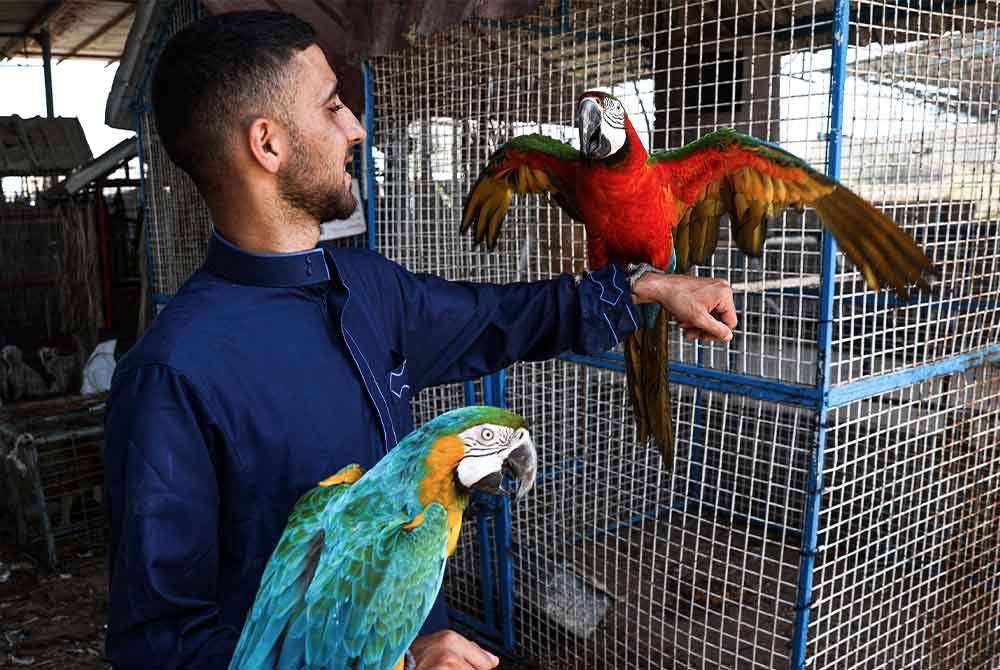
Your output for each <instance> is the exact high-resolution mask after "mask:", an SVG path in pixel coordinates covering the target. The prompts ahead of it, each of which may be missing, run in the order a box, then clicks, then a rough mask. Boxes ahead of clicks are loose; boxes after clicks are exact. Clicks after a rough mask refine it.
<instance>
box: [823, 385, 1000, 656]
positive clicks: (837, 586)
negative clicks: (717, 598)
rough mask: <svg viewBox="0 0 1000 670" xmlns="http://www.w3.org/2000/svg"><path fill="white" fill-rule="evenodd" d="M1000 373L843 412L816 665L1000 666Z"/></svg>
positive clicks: (830, 467)
mask: <svg viewBox="0 0 1000 670" xmlns="http://www.w3.org/2000/svg"><path fill="white" fill-rule="evenodd" d="M998 419H1000V371H998V370H997V369H995V368H989V367H979V368H972V369H970V370H968V371H966V372H965V373H957V374H953V375H948V376H945V377H938V378H936V379H934V380H931V381H928V382H925V383H923V384H920V385H916V386H910V387H907V388H905V389H903V390H900V391H894V392H891V393H888V394H884V395H882V396H876V397H874V398H870V399H867V400H863V401H859V402H856V403H852V404H850V405H846V406H844V407H841V408H839V409H837V410H836V421H837V429H836V433H835V436H834V439H833V440H832V441H831V443H829V444H828V447H827V451H826V464H825V468H826V470H825V476H824V484H823V486H824V489H823V500H822V506H821V512H820V534H819V551H818V555H817V559H816V572H815V582H814V589H813V596H812V597H813V618H812V620H811V621H810V631H809V648H810V654H809V657H810V658H811V659H814V660H813V661H812V664H813V667H819V668H868V667H879V668H893V669H897V668H941V669H945V668H948V669H951V668H967V669H969V670H972V669H976V668H983V669H987V670H995V668H996V667H997V665H996V664H997V663H998V662H1000V583H998V581H997V572H996V566H997V565H1000V446H998V445H1000V439H998V432H1000V421H998Z"/></svg>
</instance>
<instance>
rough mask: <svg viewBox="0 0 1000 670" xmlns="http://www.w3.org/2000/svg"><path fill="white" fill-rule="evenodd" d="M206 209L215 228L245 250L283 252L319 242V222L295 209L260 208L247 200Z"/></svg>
mask: <svg viewBox="0 0 1000 670" xmlns="http://www.w3.org/2000/svg"><path fill="white" fill-rule="evenodd" d="M210 209H211V210H212V222H213V223H214V225H215V227H216V229H217V230H218V231H219V232H220V233H221V234H222V236H223V237H225V238H226V239H227V240H229V241H230V242H232V243H233V244H235V245H236V246H238V247H240V248H241V249H244V250H246V251H250V252H253V253H258V254H261V253H267V254H283V253H291V252H295V251H304V250H306V249H312V248H313V247H315V246H316V243H317V242H319V223H318V222H316V221H315V220H311V219H309V217H307V216H304V215H303V214H301V213H299V212H296V213H290V212H278V211H273V212H263V211H260V210H259V209H257V208H255V207H253V206H252V205H251V204H250V203H246V204H244V206H242V207H241V206H239V205H237V206H235V207H234V206H229V205H228V204H227V205H226V206H223V207H211V208H210Z"/></svg>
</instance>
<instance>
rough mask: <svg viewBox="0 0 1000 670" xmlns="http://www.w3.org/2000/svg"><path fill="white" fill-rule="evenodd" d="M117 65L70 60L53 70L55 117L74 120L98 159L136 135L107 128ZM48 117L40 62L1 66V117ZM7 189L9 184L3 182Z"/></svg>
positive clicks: (16, 60)
mask: <svg viewBox="0 0 1000 670" xmlns="http://www.w3.org/2000/svg"><path fill="white" fill-rule="evenodd" d="M117 69H118V64H117V63H113V64H111V65H107V64H105V62H104V61H94V60H68V61H65V62H63V63H60V64H58V65H55V64H53V67H52V91H53V95H52V97H53V99H54V101H55V112H56V116H75V117H77V118H79V119H80V123H81V124H82V125H83V132H84V133H86V135H87V141H88V142H89V143H90V150H91V151H92V152H93V154H94V155H95V156H99V155H100V154H102V153H104V152H105V151H107V150H108V149H110V148H111V147H113V146H114V145H116V144H118V143H119V142H121V141H122V140H123V139H125V138H126V137H130V136H131V135H133V134H134V133H132V132H128V131H124V130H118V129H117V128H110V127H108V126H106V125H104V105H105V103H106V102H107V99H108V91H110V90H111V82H112V80H113V79H114V77H115V71H116V70H117ZM12 114H17V115H19V116H22V117H29V118H30V117H32V116H45V78H44V76H43V74H42V60H41V59H40V58H14V59H11V60H8V61H3V62H2V63H0V116H10V115H12ZM4 182H5V183H4V185H5V186H7V180H4Z"/></svg>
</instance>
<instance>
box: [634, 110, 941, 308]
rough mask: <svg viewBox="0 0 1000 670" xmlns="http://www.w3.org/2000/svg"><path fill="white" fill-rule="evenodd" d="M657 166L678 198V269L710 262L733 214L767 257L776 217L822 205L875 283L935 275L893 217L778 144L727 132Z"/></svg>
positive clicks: (741, 242)
mask: <svg viewBox="0 0 1000 670" xmlns="http://www.w3.org/2000/svg"><path fill="white" fill-rule="evenodd" d="M649 164H650V166H651V167H653V168H654V169H657V170H660V171H661V173H662V182H663V185H664V188H665V189H667V190H668V191H669V192H670V193H671V194H672V195H673V197H674V198H675V202H676V204H677V208H678V212H679V216H678V223H677V227H676V228H675V229H674V236H673V237H674V252H675V254H676V258H677V271H679V272H683V271H685V270H687V269H688V268H689V267H690V266H692V265H701V264H704V263H707V262H708V261H709V260H710V259H711V256H712V254H713V253H714V251H715V247H716V244H717V242H718V232H719V220H720V218H721V216H722V214H728V215H729V220H730V229H731V233H732V237H733V241H734V242H735V244H736V245H737V246H738V247H739V248H740V249H741V250H743V251H744V252H745V253H746V254H748V255H751V256H760V255H761V253H762V252H763V250H764V241H765V239H766V233H767V225H768V222H769V221H770V220H771V219H773V218H774V217H775V216H777V215H778V214H780V213H781V212H782V210H784V209H785V208H786V207H795V208H797V209H802V208H804V207H805V206H807V205H808V206H811V207H813V208H815V210H816V212H817V213H818V214H819V217H820V219H821V220H822V222H823V225H824V226H825V227H826V228H827V229H828V230H829V231H830V232H831V233H832V234H833V236H834V238H835V239H836V240H837V243H838V245H840V248H841V249H843V251H844V253H845V254H847V257H848V258H849V259H851V262H853V263H854V264H855V265H856V266H857V267H858V269H859V270H861V273H862V275H864V277H865V280H866V281H867V282H868V284H869V286H870V287H871V288H872V289H873V290H878V289H879V288H881V287H882V286H883V285H889V286H892V287H893V288H894V289H895V290H896V292H897V293H899V294H900V295H901V296H902V297H904V298H905V297H907V296H908V293H909V292H908V288H907V287H908V286H909V285H911V284H916V285H918V286H920V287H922V288H925V289H926V288H928V285H927V282H926V280H925V276H926V275H928V274H934V267H933V264H932V263H931V261H930V259H929V258H928V257H927V255H926V254H925V253H924V252H923V251H922V250H921V249H920V247H918V246H917V244H916V242H914V240H913V238H912V237H910V235H909V234H908V233H906V232H905V231H904V230H903V229H902V228H900V227H899V226H898V225H897V224H896V223H895V222H894V221H893V220H892V219H890V218H889V217H888V216H886V215H885V214H884V213H883V212H881V211H879V210H878V209H876V208H875V207H873V206H872V205H871V204H869V203H868V202H866V201H865V200H864V199H862V198H861V197H859V196H858V195H857V194H855V193H853V192H852V191H851V190H850V189H848V188H846V187H845V186H843V185H842V184H839V183H837V182H836V181H834V180H832V179H830V178H829V177H827V176H825V175H823V174H821V173H819V172H817V171H816V170H814V169H813V168H811V167H810V166H809V165H808V164H807V163H806V162H805V161H802V160H801V159H799V158H797V157H795V156H794V155H792V154H790V153H788V152H787V151H784V150H783V149H780V148H778V147H776V146H774V145H771V144H768V143H765V142H762V141H760V140H757V139H755V138H753V137H750V136H748V135H743V134H741V133H737V132H736V131H734V130H728V129H727V130H720V131H717V132H714V133H711V134H709V135H706V136H705V137H703V138H701V139H700V140H698V141H696V142H693V143H691V144H689V145H687V146H686V147H683V148H681V149H678V150H676V151H667V152H656V153H654V154H652V155H651V156H650V158H649Z"/></svg>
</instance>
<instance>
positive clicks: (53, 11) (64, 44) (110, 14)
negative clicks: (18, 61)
mask: <svg viewBox="0 0 1000 670" xmlns="http://www.w3.org/2000/svg"><path fill="white" fill-rule="evenodd" d="M136 3H137V0H2V1H0V33H28V34H33V33H39V32H41V31H43V30H44V31H46V32H48V34H49V39H50V41H51V45H52V55H53V57H55V58H56V59H57V60H58V59H63V58H100V59H107V60H117V59H118V58H119V57H120V56H121V53H122V50H123V49H124V48H125V40H126V39H128V33H129V29H130V28H131V27H132V19H133V17H134V16H135V10H136ZM23 55H28V56H41V55H42V48H41V45H39V44H38V42H36V41H35V40H33V39H28V38H23V37H22V38H19V37H9V36H4V37H0V58H3V57H5V56H6V57H12V56H23Z"/></svg>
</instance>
